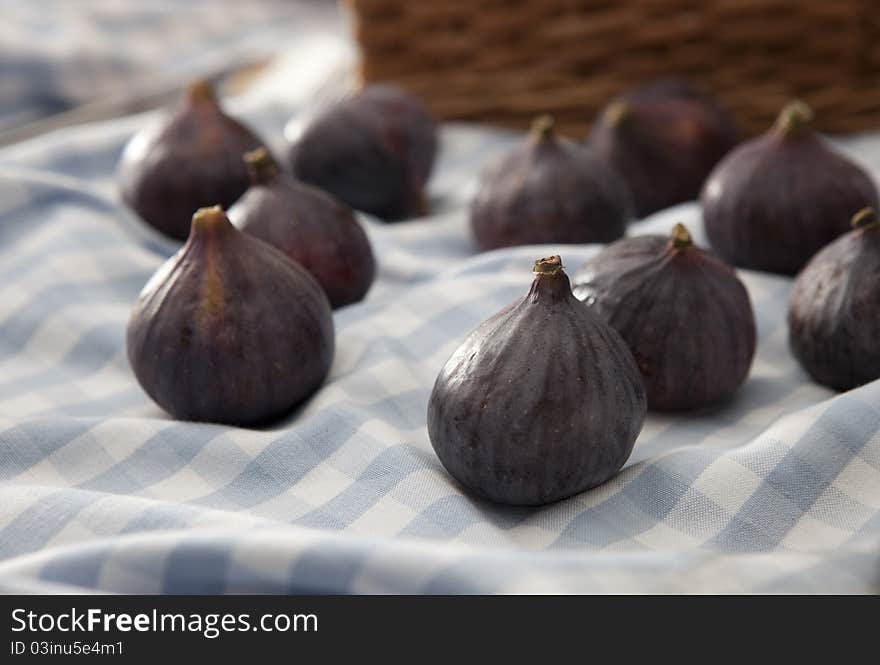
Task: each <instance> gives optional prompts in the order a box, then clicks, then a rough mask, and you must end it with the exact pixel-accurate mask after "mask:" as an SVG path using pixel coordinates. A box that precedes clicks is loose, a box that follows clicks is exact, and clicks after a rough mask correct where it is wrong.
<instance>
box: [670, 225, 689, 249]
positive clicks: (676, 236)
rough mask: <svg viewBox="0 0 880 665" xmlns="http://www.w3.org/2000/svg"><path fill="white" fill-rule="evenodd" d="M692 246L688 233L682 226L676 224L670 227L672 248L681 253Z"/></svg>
mask: <svg viewBox="0 0 880 665" xmlns="http://www.w3.org/2000/svg"><path fill="white" fill-rule="evenodd" d="M693 244H694V241H693V239H692V238H691V234H690V232H689V231H688V230H687V228H686V227H685V225H684V224H676V225H675V226H674V227H672V246H673V247H674V248H675V249H677V250H679V251H681V250H683V249H687V248H688V247H690V246H691V245H693Z"/></svg>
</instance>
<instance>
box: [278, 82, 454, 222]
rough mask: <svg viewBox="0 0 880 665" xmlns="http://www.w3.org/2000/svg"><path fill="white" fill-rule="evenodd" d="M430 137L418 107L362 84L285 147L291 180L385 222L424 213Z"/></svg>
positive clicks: (432, 130) (402, 95)
mask: <svg viewBox="0 0 880 665" xmlns="http://www.w3.org/2000/svg"><path fill="white" fill-rule="evenodd" d="M436 152H437V136H436V126H435V123H434V120H433V119H432V118H431V116H430V115H429V113H428V111H427V109H426V108H425V106H424V105H423V104H422V103H421V102H420V101H419V100H418V99H416V98H415V97H413V96H412V95H410V94H408V93H406V92H404V91H403V90H401V89H400V88H397V87H394V86H391V85H385V84H376V85H370V86H367V87H365V88H363V89H362V90H360V91H359V92H356V93H354V94H352V95H351V96H349V97H346V98H345V99H343V100H341V101H339V102H336V103H335V104H334V105H332V106H330V107H329V108H327V109H326V110H324V111H323V112H321V113H319V114H318V115H317V116H315V117H314V118H313V119H312V120H311V122H310V123H308V125H307V126H306V127H305V128H304V130H303V131H302V133H301V134H300V136H299V138H298V139H297V140H296V142H295V143H294V144H293V145H292V146H291V149H290V163H291V167H292V170H293V174H294V175H295V176H296V177H297V178H299V179H300V180H303V181H305V182H308V183H310V184H312V185H315V186H316V187H319V188H321V189H323V190H324V191H326V192H329V193H330V194H332V195H333V196H334V197H336V198H337V199H339V200H340V201H342V202H343V203H345V204H346V205H349V206H351V207H352V208H354V209H355V210H360V211H362V212H366V213H369V214H370V215H373V216H375V217H378V218H380V219H383V220H385V221H395V220H400V219H405V218H410V217H419V216H422V215H425V214H426V213H427V212H428V210H427V204H426V199H425V185H426V183H427V181H428V177H429V176H430V174H431V169H432V167H433V165H434V157H435V154H436Z"/></svg>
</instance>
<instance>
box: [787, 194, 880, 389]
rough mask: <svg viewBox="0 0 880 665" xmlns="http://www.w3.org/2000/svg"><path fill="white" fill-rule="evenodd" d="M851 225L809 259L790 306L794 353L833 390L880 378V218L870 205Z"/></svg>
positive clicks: (805, 366)
mask: <svg viewBox="0 0 880 665" xmlns="http://www.w3.org/2000/svg"><path fill="white" fill-rule="evenodd" d="M852 226H853V227H854V228H853V230H852V231H850V232H849V233H847V234H845V235H843V236H841V237H839V238H837V240H835V241H834V242H832V243H831V244H830V245H828V246H827V247H825V248H824V249H823V250H821V251H820V252H819V253H818V254H816V255H815V256H814V257H813V258H812V259H810V262H809V263H807V265H806V266H805V267H804V269H803V270H802V271H801V273H800V274H799V275H798V276H797V279H796V280H795V282H794V287H793V288H792V291H791V299H790V301H789V306H788V332H789V345H790V346H791V351H792V353H793V354H794V356H795V358H797V359H798V361H799V362H800V364H801V365H802V366H803V367H804V369H806V370H807V372H808V373H809V374H810V376H811V377H813V379H814V380H815V381H816V382H818V383H821V384H823V385H826V386H829V387H831V388H834V389H835V390H849V389H851V388H855V387H857V386H860V385H862V384H864V383H868V382H869V381H874V380H875V379H878V378H880V342H878V340H880V318H878V317H877V311H878V309H880V292H878V290H877V285H878V284H880V221H878V219H877V216H876V214H875V212H874V210H873V209H872V208H866V209H864V210H861V211H860V212H858V213H857V214H856V215H855V216H854V217H853V220H852Z"/></svg>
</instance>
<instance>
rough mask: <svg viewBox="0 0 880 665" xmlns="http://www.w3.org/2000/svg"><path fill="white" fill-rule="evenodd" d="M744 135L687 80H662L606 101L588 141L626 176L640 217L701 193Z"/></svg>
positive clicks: (597, 152) (709, 99) (690, 199)
mask: <svg viewBox="0 0 880 665" xmlns="http://www.w3.org/2000/svg"><path fill="white" fill-rule="evenodd" d="M738 139H739V134H738V132H737V130H736V126H735V125H734V123H733V120H732V119H731V117H730V116H729V115H728V113H727V112H726V111H725V110H724V109H723V108H721V107H720V106H719V105H718V103H717V102H716V101H715V100H714V99H713V98H712V97H710V96H709V95H708V94H706V93H704V92H702V91H700V90H697V89H696V88H693V87H691V86H690V85H689V84H687V83H686V82H683V81H677V80H667V81H658V82H655V83H652V84H649V85H645V86H642V87H640V88H636V89H635V90H632V91H630V92H629V93H626V94H624V95H622V96H620V97H618V98H617V99H615V100H614V101H613V102H611V104H610V105H609V106H608V107H606V109H605V111H604V112H603V113H602V115H601V116H600V118H599V119H598V120H597V122H596V123H595V125H594V127H593V130H592V132H591V134H590V138H589V145H591V146H592V147H593V149H594V150H595V151H596V154H597V155H598V156H599V157H600V158H601V159H602V160H604V161H605V162H606V163H608V164H610V165H611V166H613V167H614V169H615V170H616V171H617V172H618V173H619V174H620V175H621V176H622V177H623V179H624V181H625V182H626V184H627V185H628V187H629V189H630V192H631V193H632V197H633V201H634V203H635V211H636V214H637V215H638V216H639V217H645V216H646V215H649V214H651V213H652V212H656V211H657V210H662V209H664V208H668V207H670V206H672V205H675V204H677V203H682V202H684V201H693V200H695V199H696V198H697V197H698V196H699V194H700V188H701V187H702V186H703V181H704V180H705V179H706V177H707V176H708V175H709V172H710V171H711V170H712V167H714V166H715V164H717V163H718V161H719V160H720V159H721V158H722V157H723V156H724V155H725V154H726V153H727V152H728V151H730V149H731V148H733V146H734V145H736V143H737V141H738Z"/></svg>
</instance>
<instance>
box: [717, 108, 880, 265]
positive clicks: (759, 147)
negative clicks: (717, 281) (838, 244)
mask: <svg viewBox="0 0 880 665" xmlns="http://www.w3.org/2000/svg"><path fill="white" fill-rule="evenodd" d="M811 118H812V112H811V111H810V109H809V107H807V106H806V105H805V104H803V103H801V102H793V103H791V104H789V105H788V106H786V107H785V109H783V111H782V113H781V114H780V116H779V119H778V120H777V122H776V124H775V126H774V127H773V128H772V129H770V130H769V131H768V132H766V133H765V134H763V135H762V136H760V137H758V138H756V139H753V140H751V141H748V142H746V143H744V144H742V145H741V146H739V147H738V148H737V149H736V150H734V151H733V152H731V153H730V154H729V155H728V156H727V157H725V158H724V160H722V161H721V163H720V164H718V166H717V167H716V168H715V170H714V171H713V172H712V175H711V176H710V177H709V179H708V180H707V181H706V185H705V187H704V189H703V193H702V195H701V203H702V206H703V220H704V222H705V226H706V233H707V235H708V236H709V242H710V244H711V245H712V247H713V248H714V249H715V250H716V251H717V252H718V253H719V254H720V255H721V256H722V257H723V258H724V259H725V260H727V261H728V262H730V263H733V264H734V265H737V266H740V267H743V268H751V269H754V270H764V271H769V272H775V273H781V274H785V275H793V274H795V273H797V272H798V271H799V270H800V269H801V268H802V267H803V266H804V264H805V263H806V262H807V261H808V260H809V259H810V257H812V256H813V255H814V254H815V253H816V252H818V251H819V250H820V249H822V247H824V246H825V245H827V244H828V243H829V242H831V241H832V240H834V239H835V238H836V237H838V236H839V235H841V234H843V233H846V232H847V230H848V228H849V227H848V225H847V220H848V219H850V218H851V217H852V216H853V215H854V214H855V213H856V212H858V211H859V210H860V209H862V208H863V207H865V206H873V207H877V205H878V203H877V189H876V187H875V185H874V183H873V181H872V180H871V178H870V176H869V175H868V174H867V173H865V171H864V170H862V168H861V167H859V166H858V165H857V164H855V163H854V162H852V161H851V160H850V159H849V158H847V157H846V156H844V155H842V154H841V153H839V152H837V151H835V150H834V149H833V148H832V147H831V146H830V145H829V144H827V143H826V142H825V140H824V139H823V138H822V137H821V136H819V135H818V134H816V132H814V131H813V130H812V129H811V127H810V126H809V125H810V120H811Z"/></svg>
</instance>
